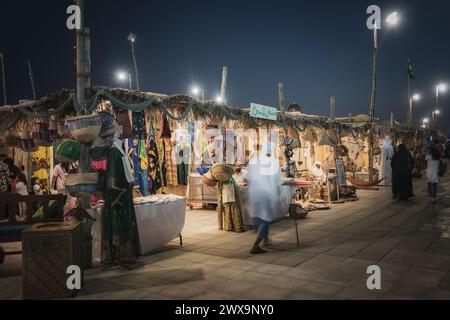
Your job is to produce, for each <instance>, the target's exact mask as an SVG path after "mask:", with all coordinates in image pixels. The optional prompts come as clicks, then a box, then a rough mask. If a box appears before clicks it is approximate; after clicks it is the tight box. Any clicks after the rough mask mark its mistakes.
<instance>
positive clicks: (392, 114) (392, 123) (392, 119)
mask: <svg viewBox="0 0 450 320" xmlns="http://www.w3.org/2000/svg"><path fill="white" fill-rule="evenodd" d="M391 128H394V113H393V112H391Z"/></svg>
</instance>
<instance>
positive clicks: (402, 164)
mask: <svg viewBox="0 0 450 320" xmlns="http://www.w3.org/2000/svg"><path fill="white" fill-rule="evenodd" d="M412 171H413V158H412V156H411V154H410V153H409V151H408V149H407V148H406V145H404V144H401V145H400V146H399V147H398V151H397V152H396V153H395V155H394V157H393V158H392V192H393V194H394V198H396V199H397V198H400V200H408V199H409V198H411V197H412V196H413V183H412Z"/></svg>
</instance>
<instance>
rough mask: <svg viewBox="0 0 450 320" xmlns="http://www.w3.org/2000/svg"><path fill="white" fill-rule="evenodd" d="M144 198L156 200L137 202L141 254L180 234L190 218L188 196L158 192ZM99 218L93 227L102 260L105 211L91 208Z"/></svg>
mask: <svg viewBox="0 0 450 320" xmlns="http://www.w3.org/2000/svg"><path fill="white" fill-rule="evenodd" d="M140 200H147V201H155V202H154V203H147V204H143V205H140V204H138V203H135V212H136V223H137V227H138V233H139V244H140V248H141V254H142V255H145V254H148V253H150V252H152V251H154V250H156V249H159V248H160V247H162V246H164V245H166V244H167V243H169V242H170V241H172V240H175V239H177V238H178V237H180V239H181V233H182V231H183V228H184V225H185V220H186V198H184V197H180V196H176V195H156V196H150V197H145V198H137V199H135V201H137V202H139V201H140ZM90 213H91V215H95V218H96V219H97V221H96V222H95V224H94V227H93V228H92V237H93V240H92V242H93V259H94V260H95V261H98V262H100V261H101V238H102V236H101V232H102V211H101V210H100V209H99V210H91V211H90Z"/></svg>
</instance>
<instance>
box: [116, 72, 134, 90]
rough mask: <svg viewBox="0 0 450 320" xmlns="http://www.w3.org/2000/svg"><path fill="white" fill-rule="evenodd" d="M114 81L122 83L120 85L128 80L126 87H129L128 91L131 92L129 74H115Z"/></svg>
mask: <svg viewBox="0 0 450 320" xmlns="http://www.w3.org/2000/svg"><path fill="white" fill-rule="evenodd" d="M116 79H117V81H119V82H122V83H123V82H125V81H127V80H128V85H129V86H130V90H132V84H131V74H130V73H129V72H125V71H119V72H117V73H116Z"/></svg>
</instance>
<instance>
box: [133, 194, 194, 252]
mask: <svg viewBox="0 0 450 320" xmlns="http://www.w3.org/2000/svg"><path fill="white" fill-rule="evenodd" d="M143 199H144V200H150V201H157V202H155V203H151V204H144V205H139V204H136V205H135V211H136V223H137V227H138V233H139V243H140V246H141V254H143V255H145V254H148V253H150V252H152V251H154V250H156V249H158V248H160V247H162V246H164V245H166V244H167V243H169V242H170V241H172V240H175V239H177V238H178V237H181V232H182V231H183V228H184V225H185V221H186V198H184V197H180V196H176V195H156V196H150V197H146V198H143ZM135 200H140V199H135ZM135 203H136V202H135Z"/></svg>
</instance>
